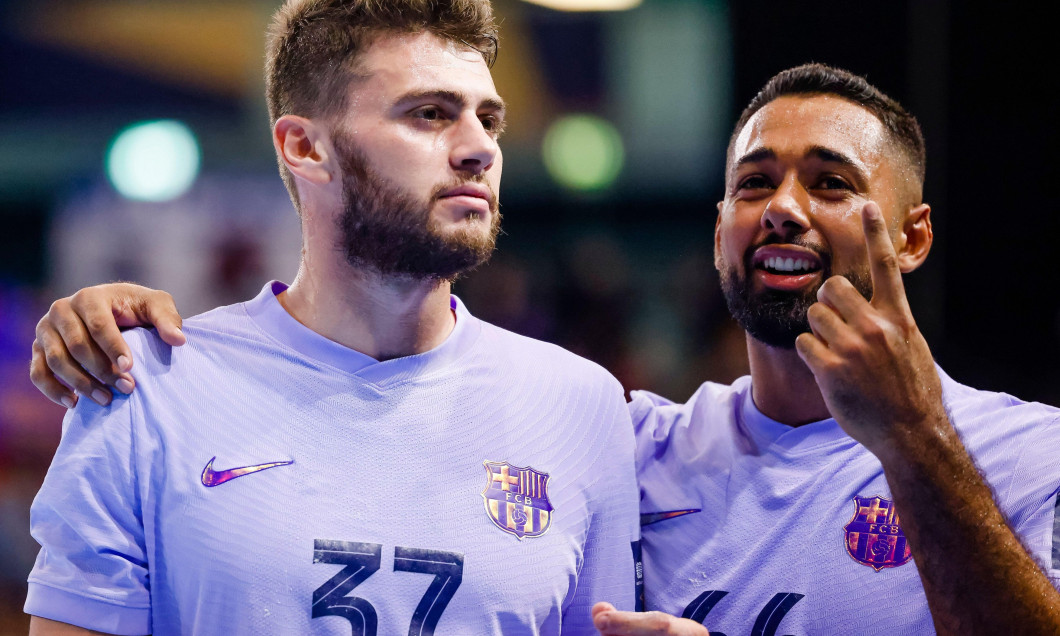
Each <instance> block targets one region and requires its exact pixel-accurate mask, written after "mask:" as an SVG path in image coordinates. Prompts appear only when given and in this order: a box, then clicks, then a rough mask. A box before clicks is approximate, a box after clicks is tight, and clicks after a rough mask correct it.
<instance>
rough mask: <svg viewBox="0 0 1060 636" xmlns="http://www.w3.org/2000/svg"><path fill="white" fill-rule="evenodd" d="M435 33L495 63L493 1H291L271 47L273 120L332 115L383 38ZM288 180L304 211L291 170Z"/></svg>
mask: <svg viewBox="0 0 1060 636" xmlns="http://www.w3.org/2000/svg"><path fill="white" fill-rule="evenodd" d="M423 31H427V32H429V33H433V34H435V35H437V36H439V37H441V38H443V39H446V40H451V41H454V42H459V43H462V44H465V45H467V46H469V47H471V48H473V49H475V50H477V51H479V52H480V53H481V54H482V57H483V59H485V60H486V64H488V65H490V66H492V65H493V61H494V60H495V59H496V57H497V25H496V23H495V21H494V18H493V8H492V6H491V5H490V0H287V1H286V2H284V4H283V6H282V7H280V9H279V10H277V11H276V13H275V14H274V15H273V19H272V24H271V26H270V27H269V32H268V38H267V42H266V51H265V53H266V57H265V96H266V100H267V101H268V105H269V121H270V123H272V124H275V123H276V120H278V119H279V118H280V117H282V116H284V115H301V116H304V117H310V118H312V117H325V118H327V117H331V116H333V115H334V114H335V113H338V112H340V111H341V110H342V109H343V108H345V107H346V97H347V96H346V90H347V88H348V87H349V83H350V81H351V80H352V79H353V78H355V77H356V74H357V67H356V62H357V58H358V56H360V55H361V54H362V53H364V51H365V49H367V48H368V47H369V46H370V45H371V44H372V42H373V41H374V40H375V38H377V37H378V36H380V35H383V34H387V33H395V34H400V33H420V32H423ZM280 176H281V177H283V181H284V184H285V185H286V186H287V190H288V191H289V192H290V194H291V199H292V200H293V201H294V203H295V206H296V207H297V206H298V193H297V191H296V190H295V187H294V179H293V178H292V176H291V173H290V171H289V170H287V168H286V166H284V164H283V162H282V161H280Z"/></svg>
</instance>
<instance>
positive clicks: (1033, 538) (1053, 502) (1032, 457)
mask: <svg viewBox="0 0 1060 636" xmlns="http://www.w3.org/2000/svg"><path fill="white" fill-rule="evenodd" d="M1028 406H1031V405H1028ZM1033 406H1037V407H1040V406H1041V405H1033ZM1042 408H1045V407H1042ZM1051 415H1052V417H1050V418H1040V419H1039V422H1038V423H1037V424H1035V425H1034V426H1033V428H1032V430H1031V432H1030V434H1029V435H1027V436H1026V437H1027V440H1026V442H1025V444H1024V446H1023V449H1022V451H1021V454H1020V457H1019V460H1018V461H1017V463H1016V465H1015V468H1014V470H1013V473H1012V477H1011V481H1010V483H1009V485H1008V488H1007V490H1006V492H1005V493H1004V495H1003V496H1002V502H1003V507H1004V508H1005V512H1006V513H1007V515H1008V517H1009V521H1010V523H1012V525H1013V529H1014V530H1015V531H1016V533H1017V534H1018V535H1019V536H1020V539H1022V541H1023V542H1024V544H1025V545H1026V546H1027V548H1028V549H1029V550H1030V551H1031V553H1032V554H1034V555H1035V556H1036V557H1037V559H1038V561H1039V562H1040V563H1041V564H1042V565H1043V566H1044V568H1045V570H1046V572H1047V573H1048V574H1049V577H1050V579H1051V580H1052V582H1053V585H1054V586H1056V587H1058V588H1060V496H1058V495H1060V417H1058V416H1057V415H1056V413H1055V411H1053V412H1052V413H1051Z"/></svg>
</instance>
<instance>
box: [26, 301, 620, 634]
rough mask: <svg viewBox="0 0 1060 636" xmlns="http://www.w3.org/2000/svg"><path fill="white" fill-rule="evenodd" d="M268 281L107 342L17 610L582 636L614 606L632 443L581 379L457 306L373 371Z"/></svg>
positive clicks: (95, 622) (335, 628)
mask: <svg viewBox="0 0 1060 636" xmlns="http://www.w3.org/2000/svg"><path fill="white" fill-rule="evenodd" d="M284 289H285V286H284V285H283V284H282V283H271V284H270V285H267V286H266V287H265V288H264V289H263V290H262V293H261V294H260V295H259V296H258V297H257V298H255V299H254V300H252V301H249V302H247V303H242V304H238V305H232V306H229V307H223V308H219V309H216V310H213V311H211V312H208V313H205V314H202V315H200V316H197V317H195V318H192V319H190V320H188V321H186V322H185V323H184V332H185V334H186V335H187V337H188V343H187V344H186V345H184V346H183V347H179V348H173V349H170V348H169V347H168V346H166V345H164V344H163V343H162V342H161V340H160V339H159V338H158V337H157V334H155V333H154V332H149V331H145V330H135V331H132V332H129V333H127V334H126V338H127V340H128V342H129V344H130V347H131V348H132V350H133V354H134V356H135V372H134V373H135V375H136V380H137V388H136V390H135V391H134V392H133V393H132V395H130V396H116V397H115V399H114V401H113V402H112V404H111V405H110V406H109V407H99V406H97V405H94V404H93V403H92V402H91V401H90V400H80V401H79V403H78V405H77V407H76V408H75V409H73V410H72V411H70V412H69V414H68V415H67V418H66V420H65V421H64V424H63V438H62V442H61V443H60V445H59V449H58V451H57V453H56V456H55V459H54V461H53V463H52V466H51V468H50V470H49V472H48V475H47V478H46V479H45V481H44V485H43V487H42V488H41V490H40V492H39V494H38V495H37V497H36V499H35V501H34V503H33V508H32V520H31V522H32V534H33V536H34V537H35V538H36V539H37V541H38V542H39V543H40V544H41V546H42V549H41V551H40V554H39V555H38V558H37V562H36V566H35V567H34V569H33V571H32V573H31V575H30V577H29V581H30V584H29V595H28V598H27V601H26V611H27V612H28V613H30V614H34V615H38V616H42V617H46V618H50V619H53V620H58V621H62V622H67V623H73V624H75V625H80V626H83V627H87V628H90V629H95V630H99V631H103V632H108V633H117V634H145V633H148V632H150V633H153V634H156V635H161V634H336V635H338V634H342V635H344V636H349V634H350V633H351V629H352V633H353V634H365V635H368V634H376V633H378V634H423V635H427V634H432V633H438V634H505V635H509V634H559V633H561V632H562V633H564V634H580V633H594V632H593V631H592V627H591V625H592V623H591V617H590V608H591V606H592V603H593V602H595V601H597V600H605V599H615V602H617V604H618V605H620V606H622V607H624V608H626V609H633V607H634V598H635V591H634V586H635V564H634V553H635V552H637V551H638V550H639V546H637V545H636V541H637V539H638V533H639V528H638V523H637V509H636V505H637V504H636V492H637V490H636V481H635V475H634V472H633V469H634V466H633V435H632V434H631V431H632V428H631V426H630V420H629V412H628V409H627V405H626V402H625V400H624V398H623V393H622V389H621V387H620V385H619V384H618V382H617V381H616V380H615V379H614V378H612V377H611V376H610V375H609V374H608V373H607V372H606V371H604V370H603V369H602V368H600V367H599V366H597V365H595V364H593V363H591V362H588V361H586V360H583V359H581V358H579V357H577V356H575V355H573V354H571V353H568V352H566V351H564V350H563V349H560V348H559V347H555V346H553V345H549V344H546V343H542V342H537V341H534V340H531V339H529V338H524V337H522V336H518V335H515V334H512V333H510V332H507V331H504V330H502V329H499V328H497V327H494V326H492V325H489V324H486V323H483V322H481V321H479V320H477V319H476V318H474V317H472V316H471V315H470V314H469V313H468V312H467V310H466V309H465V308H464V307H463V306H462V304H460V303H459V301H457V299H456V298H455V297H454V298H453V300H452V306H453V309H454V311H455V312H456V316H457V321H456V327H455V328H454V330H453V332H452V333H451V335H450V336H449V337H448V339H447V340H446V341H445V342H444V343H443V344H442V345H440V346H439V347H437V348H436V349H434V350H432V351H429V352H427V353H423V354H420V355H414V356H409V357H406V358H399V359H395V360H389V361H385V362H377V361H375V360H374V359H372V358H369V357H367V356H364V355H362V354H360V353H357V352H355V351H353V350H350V349H348V348H345V347H343V346H341V345H338V344H336V343H334V342H332V341H330V340H327V339H326V338H324V337H322V336H320V335H318V334H316V333H315V332H313V331H311V330H309V329H307V328H306V327H304V326H302V325H301V324H299V323H298V322H297V321H296V320H295V319H294V318H293V317H291V316H290V315H289V314H288V313H287V312H286V311H285V310H284V309H283V307H282V306H281V305H280V303H279V302H278V300H277V299H276V297H275V295H276V294H278V293H280V292H281V291H283V290H284Z"/></svg>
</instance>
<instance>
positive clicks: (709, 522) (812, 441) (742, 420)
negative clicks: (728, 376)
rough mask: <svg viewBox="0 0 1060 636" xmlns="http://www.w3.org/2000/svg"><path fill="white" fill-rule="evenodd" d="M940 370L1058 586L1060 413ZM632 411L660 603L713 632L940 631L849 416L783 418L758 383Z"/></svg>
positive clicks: (982, 459) (650, 584)
mask: <svg viewBox="0 0 1060 636" xmlns="http://www.w3.org/2000/svg"><path fill="white" fill-rule="evenodd" d="M940 375H941V376H942V384H943V393H944V399H945V403H946V408H947V411H948V412H949V414H950V418H951V420H952V422H953V424H954V426H955V427H956V428H957V430H958V431H959V433H960V435H961V438H962V439H963V441H964V444H965V446H966V447H967V449H968V451H969V452H970V453H971V455H972V456H973V457H974V458H975V461H976V463H977V464H978V466H979V467H980V469H981V470H982V472H983V474H984V475H985V477H986V479H987V481H988V482H989V483H990V485H991V487H992V488H993V491H994V493H995V494H996V497H997V499H998V503H999V505H1000V507H1001V510H1002V512H1004V514H1005V515H1006V516H1007V518H1008V519H1009V521H1010V523H1011V524H1012V527H1013V529H1014V530H1015V531H1016V532H1017V534H1019V536H1020V537H1021V538H1022V540H1023V542H1024V544H1025V545H1026V546H1027V547H1028V548H1029V549H1030V551H1031V553H1032V554H1033V556H1034V557H1035V558H1036V559H1037V560H1038V561H1039V562H1041V563H1042V564H1043V566H1045V567H1046V571H1047V572H1048V573H1049V575H1050V577H1051V578H1052V580H1053V582H1054V584H1057V582H1058V581H1060V551H1058V550H1057V548H1058V547H1060V544H1058V542H1057V540H1056V539H1054V532H1058V531H1060V524H1058V523H1057V521H1056V520H1055V507H1056V503H1057V491H1058V488H1060V462H1058V461H1057V459H1056V455H1057V449H1060V411H1058V410H1057V409H1055V408H1053V407H1049V406H1044V405H1041V404H1030V403H1024V402H1021V401H1019V400H1017V399H1015V398H1013V397H1011V396H1008V395H1003V394H999V393H988V392H985V391H977V390H974V389H971V388H969V387H966V386H963V385H961V384H958V383H956V382H954V381H953V380H951V379H950V378H949V377H947V376H946V375H945V374H942V372H941V371H940ZM630 408H631V412H632V414H633V420H634V425H635V427H636V430H637V467H638V475H639V479H640V488H641V522H642V524H644V525H642V527H641V532H642V535H643V543H644V561H645V589H646V592H647V597H646V606H647V608H648V609H657V610H662V611H664V612H668V613H671V614H676V615H678V616H682V615H683V616H686V617H688V618H692V619H694V620H696V621H699V622H702V623H703V624H705V625H706V626H707V628H708V629H710V631H711V633H712V634H714V633H719V632H720V633H724V634H730V635H739V634H749V633H750V634H761V635H763V636H766V635H769V636H772V635H775V634H798V635H802V634H840V633H858V634H930V633H934V627H933V624H932V620H931V616H930V614H929V612H928V606H927V600H926V598H925V596H924V591H923V587H922V585H921V582H920V578H919V576H918V574H917V569H916V564H915V563H913V561H912V559H911V558H910V557H911V555H910V550H909V546H908V545H907V543H906V540H905V535H904V533H903V532H902V526H901V518H900V515H899V512H900V511H899V512H896V511H895V509H894V505H893V501H892V500H891V494H890V489H889V488H888V486H887V480H886V479H885V478H884V475H883V469H882V468H881V466H880V463H879V461H877V460H876V458H875V456H873V455H872V454H871V453H870V452H869V451H868V450H866V449H865V448H864V447H863V446H861V445H860V444H858V443H857V442H855V441H854V440H853V439H851V438H850V437H849V436H847V435H846V434H845V433H844V432H843V430H842V429H841V428H840V427H839V425H838V424H837V423H836V422H835V420H825V421H822V422H815V423H812V424H807V425H804V426H800V427H796V428H793V427H790V426H785V425H783V424H780V423H779V422H775V421H773V420H770V419H769V418H767V417H765V416H764V415H762V413H760V412H759V411H758V409H757V408H756V407H755V405H754V403H753V402H752V400H751V381H750V378H747V377H745V378H741V379H739V380H737V381H736V382H735V383H734V384H733V385H732V386H723V385H720V384H713V383H707V384H704V385H703V386H701V387H700V389H699V390H698V391H697V392H696V394H695V395H693V396H692V398H691V399H690V400H689V401H688V403H686V404H673V403H671V402H668V401H667V400H665V399H662V398H659V397H657V396H655V395H652V394H650V393H643V392H637V393H634V399H633V402H632V403H631V405H630Z"/></svg>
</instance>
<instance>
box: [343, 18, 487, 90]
mask: <svg viewBox="0 0 1060 636" xmlns="http://www.w3.org/2000/svg"><path fill="white" fill-rule="evenodd" d="M358 69H359V74H361V75H362V76H364V77H366V79H365V80H364V82H363V83H361V84H360V85H359V86H358V87H357V88H356V89H355V90H357V91H358V92H361V91H369V92H381V93H384V94H388V95H391V96H393V95H399V94H403V93H406V92H409V91H416V90H451V91H455V92H460V93H464V94H467V95H468V96H469V97H472V98H473V99H475V100H478V99H487V98H494V99H495V98H497V89H496V88H495V87H494V85H493V76H492V75H490V70H489V67H488V66H486V61H485V60H484V59H483V58H482V54H481V53H479V52H478V51H476V50H474V49H472V48H471V47H469V46H467V45H465V44H461V43H459V42H453V41H451V40H446V39H443V38H440V37H438V36H437V35H435V34H433V33H429V32H426V31H424V32H420V33H412V34H406V33H401V34H384V35H381V36H379V37H378V38H376V39H375V40H374V41H373V42H372V44H371V45H369V47H368V49H367V50H366V51H365V52H364V53H363V54H362V55H361V56H360V59H359V60H358Z"/></svg>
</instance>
